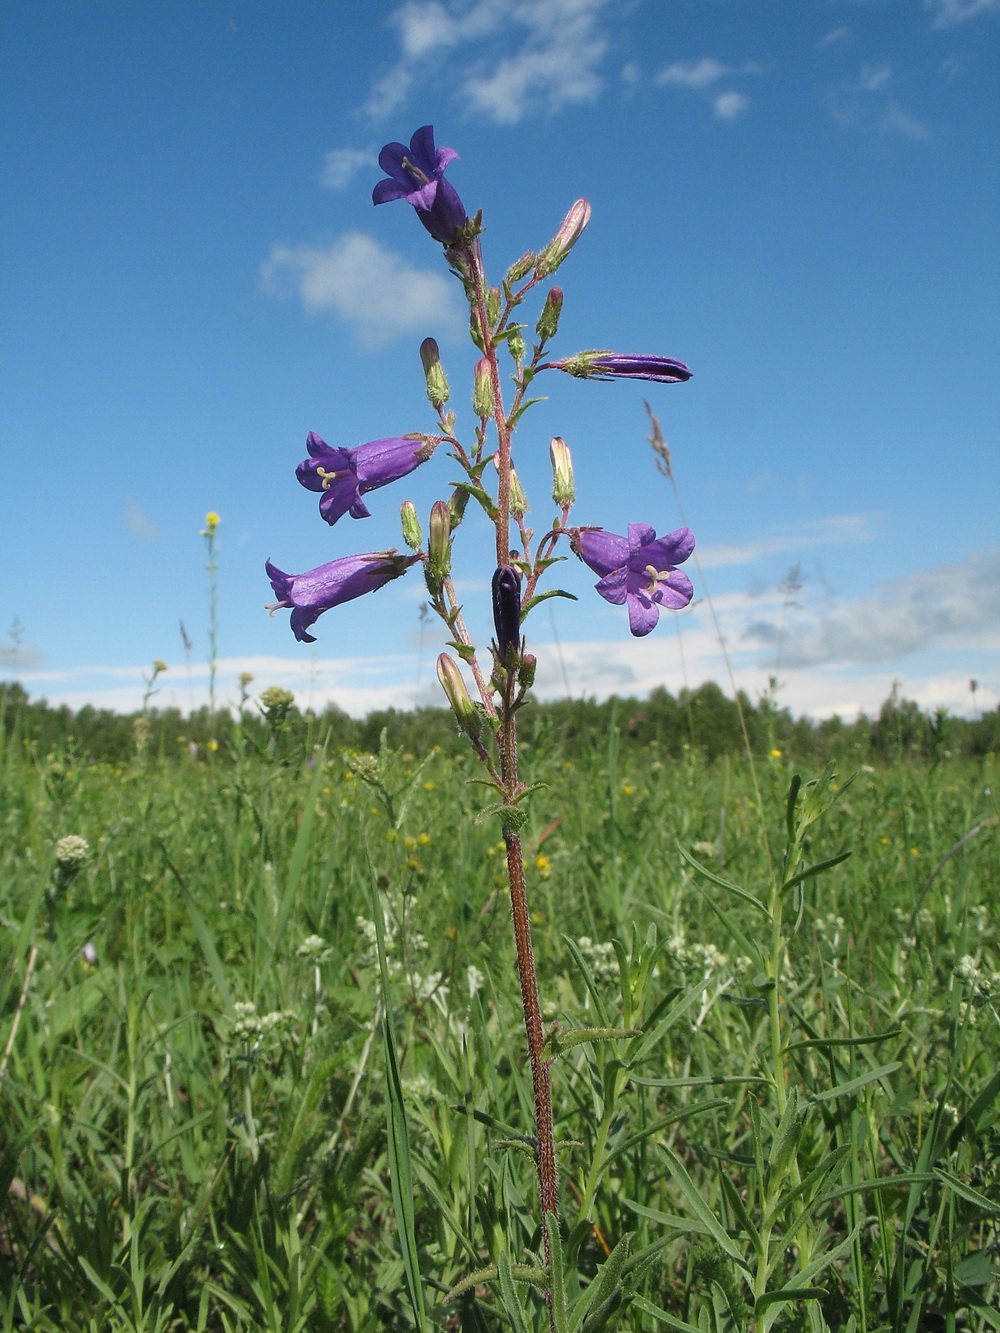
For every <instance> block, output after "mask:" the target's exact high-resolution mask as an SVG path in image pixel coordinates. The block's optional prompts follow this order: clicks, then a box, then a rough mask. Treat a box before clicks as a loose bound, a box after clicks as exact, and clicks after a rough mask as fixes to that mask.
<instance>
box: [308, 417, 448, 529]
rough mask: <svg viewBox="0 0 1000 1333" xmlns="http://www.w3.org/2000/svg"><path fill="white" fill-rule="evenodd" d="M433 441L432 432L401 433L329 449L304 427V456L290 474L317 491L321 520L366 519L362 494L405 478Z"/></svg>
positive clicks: (430, 449) (427, 453)
mask: <svg viewBox="0 0 1000 1333" xmlns="http://www.w3.org/2000/svg"><path fill="white" fill-rule="evenodd" d="M438 444H440V439H439V438H438V437H436V436H433V435H430V436H427V435H402V436H393V437H392V438H391V439H388V440H370V441H369V442H368V444H359V445H358V447H357V448H356V449H331V448H330V446H329V445H328V444H327V442H326V441H325V440H321V439H320V437H319V436H318V435H316V434H314V433H313V432H312V431H310V432H309V434H308V435H307V436H306V448H307V449H308V450H309V457H308V458H306V459H304V460H303V461H302V462H301V463H300V464H299V465H298V467H297V468H296V469H295V475H296V476H297V477H298V479H299V481H300V482H301V483H302V485H303V486H304V487H305V488H306V490H307V491H319V492H320V493H321V494H322V497H323V498H322V499H321V500H320V502H319V512H320V514H321V516H322V517H323V518H325V519H326V521H327V523H330V524H334V523H336V521H337V519H338V518H343V516H344V515H345V514H347V513H350V515H351V518H369V517H370V514H369V512H368V508H367V506H366V505H365V503H364V501H363V500H362V499H361V497H362V495H364V493H365V492H366V491H376V490H378V488H379V487H380V486H387V485H388V484H389V482H390V481H396V480H397V479H398V478H399V477H405V476H406V474H407V473H408V472H412V471H413V469H414V468H415V467H419V466H420V464H421V463H424V462H426V461H427V459H428V458H430V456H431V454H432V453H433V452H434V450H435V449H436V448H437V446H438Z"/></svg>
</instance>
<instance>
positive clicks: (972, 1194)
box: [934, 1169, 1000, 1217]
mask: <svg viewBox="0 0 1000 1333" xmlns="http://www.w3.org/2000/svg"><path fill="white" fill-rule="evenodd" d="M934 1174H935V1176H936V1177H937V1178H938V1180H940V1181H941V1183H942V1184H944V1185H947V1186H948V1188H949V1189H950V1190H951V1191H952V1192H953V1193H954V1194H957V1195H958V1196H959V1198H961V1199H964V1200H965V1201H966V1203H973V1204H975V1205H976V1207H977V1208H981V1209H982V1211H983V1212H984V1213H988V1214H989V1216H990V1217H1000V1204H997V1203H994V1202H993V1201H992V1200H991V1199H987V1197H986V1195H985V1194H980V1193H979V1191H978V1190H974V1189H973V1188H972V1186H971V1185H966V1183H965V1181H964V1180H959V1178H958V1176H953V1175H952V1173H951V1172H950V1171H942V1170H940V1169H939V1170H936V1171H935V1172H934Z"/></svg>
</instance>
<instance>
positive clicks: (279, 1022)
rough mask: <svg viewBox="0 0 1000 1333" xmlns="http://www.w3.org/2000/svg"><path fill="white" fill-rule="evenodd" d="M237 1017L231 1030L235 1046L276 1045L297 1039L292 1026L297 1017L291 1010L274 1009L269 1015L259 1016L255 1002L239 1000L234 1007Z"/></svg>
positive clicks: (230, 1035)
mask: <svg viewBox="0 0 1000 1333" xmlns="http://www.w3.org/2000/svg"><path fill="white" fill-rule="evenodd" d="M233 1013H234V1014H235V1016H236V1019H235V1022H234V1023H233V1026H232V1027H231V1028H230V1030H229V1039H230V1041H231V1042H232V1043H233V1044H234V1045H235V1044H243V1045H246V1046H252V1047H254V1048H255V1049H257V1048H259V1047H261V1046H267V1045H276V1044H277V1043H279V1042H281V1041H283V1040H285V1039H291V1040H294V1039H295V1034H294V1033H293V1031H292V1025H293V1024H294V1022H295V1019H296V1015H295V1013H294V1012H293V1011H292V1010H291V1009H274V1010H272V1012H271V1013H269V1014H258V1013H257V1006H256V1005H255V1004H254V1002H253V1000H237V1001H236V1003H235V1004H234V1005H233Z"/></svg>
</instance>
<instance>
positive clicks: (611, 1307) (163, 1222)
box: [0, 700, 1000, 1333]
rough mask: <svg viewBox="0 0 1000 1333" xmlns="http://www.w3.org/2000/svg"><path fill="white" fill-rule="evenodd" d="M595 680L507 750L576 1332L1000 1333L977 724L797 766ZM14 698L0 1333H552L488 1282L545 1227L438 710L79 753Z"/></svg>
mask: <svg viewBox="0 0 1000 1333" xmlns="http://www.w3.org/2000/svg"><path fill="white" fill-rule="evenodd" d="M16 702H17V701H16V700H15V703H16ZM663 706H664V707H666V705H663ZM14 711H15V712H16V709H15V710H14ZM653 711H654V713H655V709H654V710H653ZM581 716H582V714H581ZM588 716H589V721H588V722H587V725H583V723H582V722H581V723H580V725H578V726H573V725H570V724H571V722H572V708H571V707H570V706H568V705H567V706H566V708H564V709H563V711H562V712H559V710H558V709H556V710H554V711H551V712H550V713H549V714H546V717H548V719H549V720H548V721H547V722H546V721H545V718H542V721H540V722H537V723H535V722H533V723H532V724H531V725H530V726H529V727H528V729H527V735H528V741H527V743H526V744H525V745H524V747H523V753H522V772H523V773H524V775H525V778H526V780H528V781H531V782H539V783H545V784H547V785H546V786H545V787H544V788H543V789H541V790H539V791H538V792H537V793H535V794H534V796H533V797H532V798H531V804H530V819H529V822H528V824H527V826H526V827H525V829H524V831H523V837H524V843H525V848H526V854H527V865H528V872H529V893H530V902H531V908H532V912H533V922H534V937H533V938H534V946H535V950H536V960H537V964H538V969H539V975H540V982H541V988H542V997H543V1002H544V1004H545V1009H546V1019H547V1020H548V1021H550V1022H552V1023H558V1027H556V1028H555V1029H554V1036H553V1039H552V1054H553V1056H554V1064H553V1066H552V1076H553V1087H554V1100H555V1114H556V1133H557V1138H558V1140H559V1141H560V1143H561V1144H562V1147H561V1151H560V1169H561V1204H562V1209H563V1214H564V1219H563V1220H564V1235H563V1242H564V1243H563V1247H562V1262H563V1263H564V1264H565V1266H566V1270H567V1273H568V1274H569V1288H570V1291H571V1292H575V1293H578V1294H579V1295H580V1297H581V1301H582V1303H581V1305H580V1306H579V1307H578V1316H579V1317H578V1318H577V1322H576V1324H575V1325H574V1326H573V1328H574V1333H575V1330H576V1329H577V1328H579V1329H580V1330H581V1331H582V1330H588V1329H596V1328H598V1327H601V1326H602V1324H601V1320H602V1319H605V1318H610V1319H611V1323H610V1324H608V1326H609V1327H619V1328H624V1329H630V1330H637V1331H638V1330H642V1331H643V1333H646V1331H647V1330H653V1329H658V1328H676V1329H680V1330H684V1329H695V1330H706V1331H708V1330H714V1331H717V1333H722V1331H723V1330H734V1333H735V1331H737V1330H755V1331H756V1330H764V1329H768V1328H774V1329H777V1330H781V1329H786V1330H792V1329H808V1330H817V1331H819V1330H823V1329H830V1330H840V1329H843V1330H851V1331H854V1330H864V1331H865V1333H875V1330H891V1331H892V1333H925V1331H929V1330H938V1329H940V1330H955V1329H977V1330H978V1329H1000V1312H998V1305H997V1291H998V1281H997V1277H998V1262H997V1238H998V1222H1000V1114H998V1105H1000V1102H998V1098H1000V1073H998V1069H1000V1023H998V1007H997V1006H998V1003H1000V934H998V927H1000V920H998V912H997V893H998V884H1000V874H998V868H1000V839H998V834H997V800H996V795H995V792H996V790H997V787H996V783H997V773H996V764H995V758H994V754H993V752H992V751H986V752H985V753H978V754H977V753H975V752H974V747H973V748H972V749H971V750H968V747H967V750H968V752H959V750H958V749H956V750H954V751H951V752H949V753H945V752H944V750H943V748H942V745H943V743H942V742H941V738H940V735H939V736H938V739H937V741H936V742H935V741H934V735H933V724H932V723H928V724H927V725H928V726H929V727H930V728H931V732H930V733H929V734H930V735H931V740H930V741H929V742H928V743H927V745H926V746H925V747H924V749H923V750H921V751H920V752H919V753H916V752H915V751H914V750H913V749H912V748H910V749H907V748H906V746H904V744H903V742H902V739H901V737H902V731H901V730H898V734H897V739H898V740H899V744H898V745H895V746H894V744H893V743H892V737H891V735H890V736H889V739H888V740H885V738H884V737H883V739H884V744H883V745H882V746H881V748H879V747H878V745H876V744H875V743H874V742H873V740H872V731H871V729H870V728H869V730H868V731H867V732H866V733H865V734H864V736H863V737H862V738H861V739H860V740H859V739H858V737H857V736H856V735H853V734H852V735H844V736H839V737H838V735H837V734H835V733H831V734H830V736H828V737H827V738H826V740H825V741H823V743H822V744H820V743H819V742H818V741H817V740H816V737H815V736H813V741H812V743H811V744H810V745H809V746H806V745H805V744H804V743H803V745H801V746H800V747H799V749H800V751H801V753H800V755H799V757H797V758H796V759H795V760H794V761H793V760H791V759H790V758H789V757H788V755H789V752H790V749H794V745H793V742H794V740H795V736H794V733H793V730H790V728H791V724H790V723H789V722H788V721H787V719H784V718H783V715H774V716H770V717H768V716H763V717H761V716H759V715H758V716H756V717H755V718H754V729H753V735H752V737H751V740H752V742H753V746H754V749H755V751H756V758H755V759H754V761H753V765H752V767H751V764H750V763H749V761H748V759H747V758H746V757H745V756H742V757H741V756H740V754H739V753H738V749H737V750H736V752H734V753H728V752H723V751H725V750H726V746H725V745H722V744H721V743H720V744H719V745H701V744H699V743H698V737H697V731H696V729H693V730H691V731H690V733H687V732H686V731H685V728H687V727H689V726H690V725H691V715H690V710H688V715H687V717H686V718H685V716H684V710H682V709H680V710H678V722H677V727H678V731H677V734H676V735H673V733H671V736H672V739H671V737H669V736H668V734H667V731H666V730H664V729H663V728H658V727H656V726H654V725H653V724H652V721H650V722H649V725H648V726H647V725H646V721H645V720H644V715H643V714H642V712H641V710H639V711H638V712H637V708H636V705H634V703H633V704H630V705H622V706H616V707H609V708H607V709H604V710H601V711H599V714H598V715H597V722H596V723H595V721H594V716H595V715H594V713H593V710H592V712H591V714H590V715H588ZM636 719H638V721H637V720H636ZM30 721H31V719H30V718H29V717H28V716H27V714H25V716H24V717H23V718H22V719H21V721H20V722H18V721H17V719H16V718H15V719H14V721H13V722H12V721H11V718H10V717H8V725H7V727H6V739H5V748H4V750H3V755H2V759H0V766H2V773H3V781H2V798H0V799H2V804H0V831H2V840H0V926H2V933H0V942H2V949H3V961H2V968H0V977H2V988H3V990H2V1008H0V1047H2V1048H3V1056H2V1059H3V1065H2V1075H0V1116H2V1118H0V1148H2V1154H3V1156H2V1169H3V1200H4V1203H3V1221H2V1226H0V1250H2V1262H0V1272H2V1274H3V1278H2V1288H0V1315H2V1327H3V1329H4V1330H8V1329H37V1330H61V1331H63V1333H67V1331H71V1333H76V1331H77V1330H79V1331H80V1333H82V1331H83V1330H88V1331H90V1330H92V1331H93V1333H105V1331H108V1333H110V1331H115V1333H117V1331H118V1330H121V1331H123V1333H124V1331H125V1330H129V1331H130V1333H140V1330H141V1331H142V1333H166V1330H188V1329H191V1330H212V1331H213V1333H215V1331H216V1330H218V1331H219V1333H222V1331H223V1330H225V1331H227V1333H228V1331H230V1330H258V1329H263V1330H274V1333H278V1330H281V1333H295V1331H296V1330H350V1331H351V1333H362V1331H367V1330H377V1329H394V1330H395V1329H399V1330H403V1329H409V1328H414V1327H418V1326H424V1327H428V1328H429V1327H432V1326H436V1327H441V1328H448V1329H458V1328H461V1329H463V1330H476V1331H477V1333H486V1331H487V1330H493V1329H500V1328H504V1327H510V1328H512V1329H517V1330H522V1329H534V1328H539V1329H540V1328H543V1327H547V1326H548V1315H547V1312H546V1310H545V1307H544V1304H543V1302H542V1301H541V1300H540V1299H539V1298H538V1297H537V1296H536V1295H535V1294H533V1293H532V1292H531V1290H530V1289H529V1287H528V1286H527V1285H525V1284H523V1283H516V1285H517V1288H518V1291H519V1293H520V1294H519V1297H518V1301H517V1308H516V1309H513V1308H512V1307H511V1304H510V1301H509V1300H508V1294H507V1293H508V1288H507V1286H505V1285H504V1283H502V1282H499V1281H498V1279H497V1276H496V1274H497V1272H498V1268H499V1269H502V1270H503V1272H505V1273H506V1274H507V1275H508V1277H509V1276H510V1274H511V1273H513V1276H514V1279H515V1281H516V1279H517V1278H518V1277H519V1276H522V1275H523V1272H527V1271H528V1270H530V1269H531V1268H532V1267H533V1266H534V1267H537V1264H538V1260H537V1258H536V1257H533V1256H537V1255H538V1253H539V1252H540V1250H541V1237H540V1235H539V1232H538V1224H537V1207H536V1201H535V1175H534V1164H533V1160H532V1151H531V1144H530V1142H529V1141H527V1139H526V1136H527V1135H529V1134H530V1132H531V1123H532V1122H531V1086H530V1074H529V1071H528V1068H527V1064H526V1058H525V1047H524V1034H523V1029H522V1020H521V1010H520V1001H519V996H518V980H517V975H516V971H515V967H514V951H513V944H512V940H511V938H510V928H509V921H508V917H509V912H508V909H507V901H506V899H507V890H506V880H505V876H504V874H503V855H502V852H503V844H502V837H501V831H500V827H499V824H498V823H497V821H496V820H495V819H490V818H489V817H487V818H486V819H484V820H482V821H481V822H479V823H477V822H475V821H476V816H477V814H478V813H479V812H480V811H481V810H482V808H483V807H484V806H485V805H486V804H487V802H488V799H489V795H488V793H487V792H485V791H484V789H483V788H482V787H481V786H478V785H474V784H470V783H469V781H468V779H470V778H473V777H478V775H479V774H478V771H477V770H478V765H477V761H476V760H475V757H474V756H473V755H472V754H471V753H470V754H466V753H464V752H463V750H462V747H461V745H460V743H459V741H460V738H458V737H457V736H455V735H454V734H453V733H452V731H451V729H450V728H449V727H448V725H447V723H446V722H445V721H444V720H443V719H442V717H441V716H440V715H438V714H433V715H428V716H427V717H426V718H424V719H421V718H420V717H419V716H416V717H414V718H411V719H410V720H409V721H408V722H406V723H405V725H404V724H403V723H399V725H398V726H397V727H396V729H395V731H394V732H393V731H392V729H390V733H389V735H388V736H387V737H386V738H385V739H384V741H383V743H382V745H381V750H380V748H379V739H378V730H381V727H379V728H378V730H376V731H375V732H374V734H372V732H371V730H369V732H368V733H365V734H364V735H361V733H353V734H351V733H349V730H348V729H347V723H346V722H344V721H343V720H342V719H341V720H339V721H337V723H336V725H333V724H327V725H324V724H323V721H322V719H318V720H317V719H312V720H310V719H306V720H303V719H302V718H300V717H299V716H298V715H297V714H294V713H292V714H284V715H282V714H281V710H280V709H277V710H274V711H272V715H271V719H270V725H267V724H265V723H264V722H262V721H260V720H259V719H258V720H257V721H255V722H254V723H253V725H252V726H251V725H250V722H249V720H245V721H244V722H243V723H242V724H241V722H240V721H226V722H225V723H223V722H221V720H220V721H218V722H217V723H216V722H213V720H212V719H210V718H209V719H207V720H206V719H205V718H204V717H203V718H202V719H201V721H200V722H199V723H198V724H197V725H198V726H201V728H202V731H201V732H200V733H199V735H200V740H199V742H198V743H197V744H196V743H194V742H192V741H191V739H190V738H191V736H192V735H193V734H194V731H193V730H192V728H193V727H194V726H195V723H194V722H192V723H190V724H185V727H186V735H181V736H178V735H174V734H171V735H169V736H168V735H167V731H165V730H164V729H163V728H162V727H160V726H159V723H158V722H157V721H156V719H155V718H154V719H152V721H150V720H148V719H142V718H140V719H138V721H137V722H136V720H129V722H128V726H129V736H128V741H129V747H128V749H127V751H124V752H122V753H119V754H118V755H117V756H102V755H101V754H100V752H99V751H98V750H96V749H95V748H93V747H91V748H90V749H89V750H88V749H87V748H86V747H85V746H83V744H82V742H81V741H80V738H79V737H76V738H75V739H69V738H68V736H67V735H66V734H65V728H64V729H63V732H62V733H59V732H58V728H56V730H55V731H53V732H52V734H51V735H50V737H49V738H48V740H46V739H45V738H44V737H41V736H40V733H39V732H38V729H37V727H36V728H35V729H34V730H32V726H31V725H29V723H30ZM909 722H910V723H913V716H912V715H910V716H909ZM939 722H940V719H939ZM32 725H33V724H32ZM81 725H82V724H81ZM171 725H172V726H173V725H174V724H173V723H171ZM901 725H902V724H900V726H901ZM175 730H178V728H177V727H176V726H175ZM925 730H926V729H925ZM81 734H82V733H81ZM922 734H923V733H922ZM686 735H689V737H690V739H684V737H685V736H686ZM886 735H888V733H886ZM907 735H909V733H907ZM165 737H166V739H164V738H165ZM359 737H360V741H361V742H366V743H364V744H359ZM800 739H802V738H801V737H800ZM692 740H693V741H694V743H691V741H692ZM838 744H839V746H840V748H839V752H838V748H837V747H838ZM795 774H799V775H800V776H801V779H802V782H803V784H804V785H803V786H802V787H801V789H799V791H798V793H797V795H796V794H795V793H794V791H793V798H792V799H791V801H790V800H789V790H790V785H791V784H792V780H793V776H794V775H795ZM852 778H853V780H852ZM73 837H75V838H82V839H85V840H86V843H87V851H86V855H84V853H83V850H82V849H81V847H80V846H79V844H73V843H71V844H69V845H67V844H66V843H62V844H60V839H66V838H73ZM57 845H59V846H60V847H61V851H60V852H59V854H58V855H57ZM790 848H795V849H797V853H796V856H798V853H801V859H796V857H791V858H790ZM843 851H849V852H850V855H849V857H847V858H846V859H840V853H841V852H843ZM60 857H61V858H62V859H59V858H60ZM826 863H829V864H826ZM803 865H807V867H808V868H807V870H805V871H803V870H802V869H796V870H795V873H794V877H793V878H791V879H789V878H788V875H783V869H786V868H787V867H789V866H792V867H793V868H794V867H798V866H803ZM824 866H825V868H824ZM790 873H791V872H789V874H790ZM377 918H380V919H377ZM768 960H776V962H777V971H776V973H775V974H774V975H773V976H770V977H769V976H768V966H767V964H768ZM386 1013H387V1014H388V1017H389V1021H388V1022H387V1023H383V1022H382V1017H383V1015H384V1014H386ZM583 1029H593V1030H594V1031H593V1032H592V1033H591V1036H590V1037H587V1036H586V1034H584V1035H583V1036H582V1037H573V1036H572V1035H571V1034H572V1033H574V1032H580V1030H583ZM602 1029H603V1030H604V1031H603V1032H602V1031H601V1030H602ZM609 1031H618V1032H621V1033H625V1034H626V1035H617V1036H614V1035H612V1036H608V1035H607V1034H608V1032H609ZM560 1034H562V1039H560ZM387 1074H388V1077H387ZM401 1107H402V1108H404V1109H405V1119H406V1135H405V1138H404V1139H403V1141H402V1143H401V1142H400V1136H401V1119H400V1110H401ZM394 1188H395V1192H396V1198H395V1202H394ZM626 1236H631V1240H630V1241H629V1242H628V1245H627V1246H626V1247H625V1248H623V1247H622V1246H621V1245H620V1242H622V1240H623V1238H625V1237H626ZM616 1247H617V1248H616ZM612 1252H613V1253H614V1256H615V1258H614V1263H615V1264H616V1265H617V1268H616V1269H615V1273H614V1274H609V1273H605V1274H604V1279H603V1281H604V1285H603V1286H602V1285H601V1283H602V1267H601V1266H602V1264H603V1263H604V1261H605V1259H606V1258H607V1256H608V1255H609V1253H612ZM502 1256H508V1257H509V1260H510V1262H507V1259H504V1258H502ZM414 1264H416V1266H417V1268H418V1269H419V1292H418V1298H417V1299H416V1301H415V1299H414V1295H413V1291H412V1278H413V1265H414ZM511 1264H513V1266H514V1267H513V1268H512V1267H511ZM522 1265H523V1266H524V1269H523V1272H522V1270H521V1269H520V1268H519V1267H518V1266H522ZM494 1266H498V1267H494ZM477 1274H478V1277H477V1276H476V1275H477ZM470 1278H471V1279H474V1280H470V1281H466V1280H467V1279H470ZM456 1288H457V1289H458V1290H457V1291H456ZM588 1292H589V1293H590V1295H589V1296H587V1295H586V1293H588ZM588 1300H589V1301H590V1304H589V1305H588V1304H587V1301H588ZM569 1326H570V1325H569V1324H567V1327H569Z"/></svg>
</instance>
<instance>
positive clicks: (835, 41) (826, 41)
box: [816, 23, 854, 51]
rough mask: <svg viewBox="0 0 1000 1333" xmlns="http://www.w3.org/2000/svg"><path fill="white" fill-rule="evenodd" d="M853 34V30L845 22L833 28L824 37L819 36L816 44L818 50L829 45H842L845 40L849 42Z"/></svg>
mask: <svg viewBox="0 0 1000 1333" xmlns="http://www.w3.org/2000/svg"><path fill="white" fill-rule="evenodd" d="M853 36H854V34H853V32H852V31H851V29H850V28H849V27H848V26H847V25H846V23H845V24H843V25H842V26H841V27H839V28H833V29H832V30H831V31H830V32H828V33H827V34H826V36H825V37H821V38H820V39H819V41H818V42H817V43H816V46H817V49H818V50H820V51H822V50H825V49H826V48H827V47H830V46H842V45H843V44H844V43H845V42H849V41H850V40H851V38H852V37H853Z"/></svg>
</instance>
